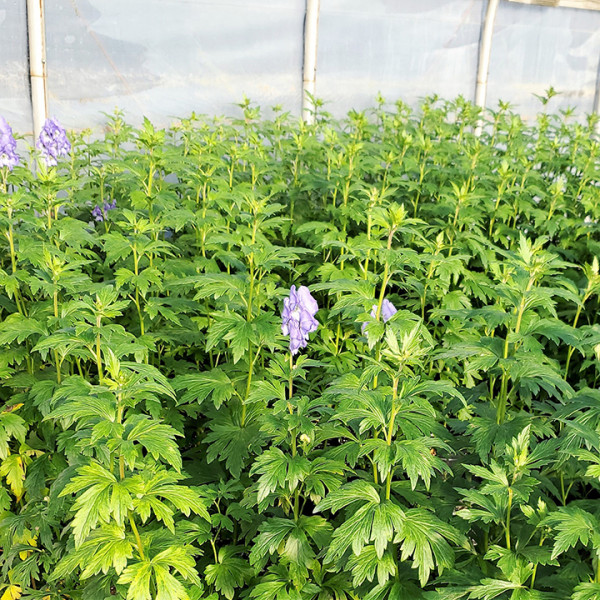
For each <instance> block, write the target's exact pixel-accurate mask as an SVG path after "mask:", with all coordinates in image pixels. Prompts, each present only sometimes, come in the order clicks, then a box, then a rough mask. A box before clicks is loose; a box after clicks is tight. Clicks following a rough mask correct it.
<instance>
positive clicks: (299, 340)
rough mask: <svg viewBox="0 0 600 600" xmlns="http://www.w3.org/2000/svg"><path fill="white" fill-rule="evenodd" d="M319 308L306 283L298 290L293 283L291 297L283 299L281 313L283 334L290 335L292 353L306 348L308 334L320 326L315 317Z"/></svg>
mask: <svg viewBox="0 0 600 600" xmlns="http://www.w3.org/2000/svg"><path fill="white" fill-rule="evenodd" d="M318 310H319V305H318V304H317V301H316V300H315V299H314V298H313V297H312V296H311V294H310V291H309V289H308V288H307V287H306V286H305V285H301V286H300V287H299V288H298V290H296V286H295V285H292V287H291V288H290V295H289V297H288V298H286V299H285V300H284V301H283V312H282V313H281V318H282V324H281V331H282V333H283V335H289V336H290V352H291V353H292V354H297V353H298V350H299V349H300V348H306V346H307V345H308V334H309V333H312V332H313V331H316V330H317V328H318V327H319V322H318V321H317V320H316V319H315V315H316V314H317V311H318Z"/></svg>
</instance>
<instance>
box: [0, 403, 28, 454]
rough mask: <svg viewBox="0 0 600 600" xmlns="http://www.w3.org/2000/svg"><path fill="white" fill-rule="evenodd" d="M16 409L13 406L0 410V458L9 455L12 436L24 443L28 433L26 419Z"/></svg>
mask: <svg viewBox="0 0 600 600" xmlns="http://www.w3.org/2000/svg"><path fill="white" fill-rule="evenodd" d="M17 407H18V406H17ZM14 410H15V408H11V409H10V410H3V411H2V412H0V460H2V459H5V458H6V457H7V456H8V452H9V451H8V442H9V440H10V439H11V438H15V439H16V440H17V441H18V442H20V443H21V444H23V443H24V442H25V436H26V435H27V426H26V424H25V421H24V420H23V419H22V418H21V417H20V416H19V415H18V414H16V413H15V412H13V411H14Z"/></svg>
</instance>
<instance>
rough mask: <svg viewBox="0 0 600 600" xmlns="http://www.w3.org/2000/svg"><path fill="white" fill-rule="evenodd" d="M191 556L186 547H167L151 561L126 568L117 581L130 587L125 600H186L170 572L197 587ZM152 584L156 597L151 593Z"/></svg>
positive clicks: (183, 587) (144, 561) (178, 581)
mask: <svg viewBox="0 0 600 600" xmlns="http://www.w3.org/2000/svg"><path fill="white" fill-rule="evenodd" d="M193 554H194V551H193V550H192V549H191V548H189V547H185V546H170V547H169V548H167V549H166V550H163V551H162V552H160V553H159V554H157V555H156V556H155V557H154V558H152V559H149V558H146V559H145V560H142V561H140V562H137V563H135V564H132V565H128V566H127V568H126V569H125V570H124V571H123V573H122V574H121V576H120V577H119V580H118V583H121V584H129V589H128V590H127V600H187V598H188V594H187V591H186V588H185V586H184V585H183V584H182V583H181V581H180V580H179V579H177V578H176V577H175V576H174V575H173V573H172V572H175V573H177V574H179V575H180V576H181V577H183V579H184V580H185V581H189V582H190V583H191V584H193V585H200V579H199V577H198V574H197V573H196V570H195V564H196V563H195V560H194V557H193ZM152 584H153V586H154V589H155V590H156V592H155V595H154V594H152V592H151V585H152Z"/></svg>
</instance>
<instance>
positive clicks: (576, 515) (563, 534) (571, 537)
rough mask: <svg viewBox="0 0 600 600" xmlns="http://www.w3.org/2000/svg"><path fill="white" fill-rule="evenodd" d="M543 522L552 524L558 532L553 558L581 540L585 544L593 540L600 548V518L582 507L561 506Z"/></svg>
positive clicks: (594, 544)
mask: <svg viewBox="0 0 600 600" xmlns="http://www.w3.org/2000/svg"><path fill="white" fill-rule="evenodd" d="M542 524H543V525H547V526H550V527H551V528H552V529H553V530H554V531H555V532H556V537H555V539H554V549H553V550H552V557H551V558H553V559H554V558H556V557H558V556H560V555H561V554H562V553H563V552H566V551H567V550H569V548H574V547H575V546H576V545H577V543H579V542H580V543H581V544H583V545H584V546H588V544H589V543H590V542H591V543H592V545H593V547H594V548H600V525H599V523H598V519H597V518H596V517H595V516H593V515H592V514H590V513H589V512H587V511H585V510H582V509H581V508H577V507H572V506H561V507H560V508H559V509H558V510H557V511H555V512H553V513H552V514H550V515H548V516H547V517H546V518H545V519H544V521H543V522H542Z"/></svg>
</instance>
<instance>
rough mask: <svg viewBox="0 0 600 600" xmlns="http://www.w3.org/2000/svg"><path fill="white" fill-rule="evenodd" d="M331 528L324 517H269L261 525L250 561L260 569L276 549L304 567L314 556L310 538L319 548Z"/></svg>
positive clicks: (329, 533)
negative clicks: (295, 518)
mask: <svg viewBox="0 0 600 600" xmlns="http://www.w3.org/2000/svg"><path fill="white" fill-rule="evenodd" d="M331 532H332V526H331V524H330V523H328V522H327V521H326V520H325V519H324V518H323V517H318V516H306V515H302V516H301V517H300V518H299V519H298V520H297V521H294V520H292V519H282V518H276V517H272V518H270V519H267V521H265V522H264V523H263V524H262V525H261V527H260V534H259V536H258V537H257V538H256V540H255V543H254V545H253V547H252V551H251V552H250V563H251V564H253V565H255V566H256V567H257V568H259V569H260V568H262V567H264V565H265V563H266V559H267V557H268V556H269V555H272V554H274V553H275V552H278V553H279V554H280V555H281V556H282V557H283V558H284V559H285V560H286V561H289V562H292V563H295V564H296V565H298V566H299V567H300V568H302V569H304V568H307V567H309V566H310V565H311V564H312V561H313V559H314V558H315V551H314V550H313V548H312V546H311V544H310V541H309V539H312V540H313V542H314V543H315V544H316V546H317V547H318V548H319V549H320V548H322V547H323V546H325V545H326V543H327V542H328V541H329V538H330V536H331Z"/></svg>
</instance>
